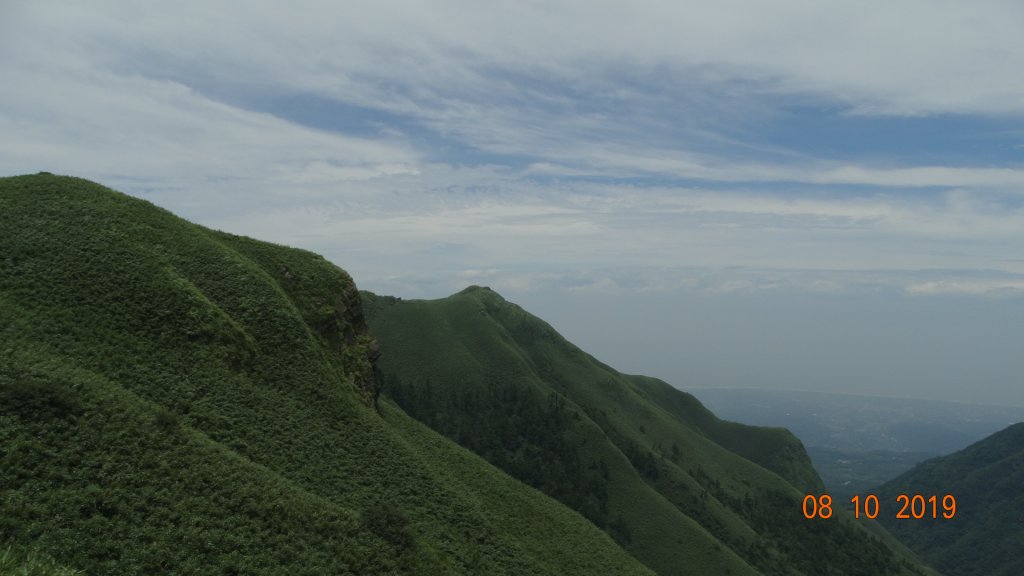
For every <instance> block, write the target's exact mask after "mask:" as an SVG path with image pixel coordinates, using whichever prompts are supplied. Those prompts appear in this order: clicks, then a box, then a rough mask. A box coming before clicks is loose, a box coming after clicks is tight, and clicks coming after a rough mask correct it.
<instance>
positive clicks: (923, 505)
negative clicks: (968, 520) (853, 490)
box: [802, 494, 956, 520]
mask: <svg viewBox="0 0 1024 576" xmlns="http://www.w3.org/2000/svg"><path fill="white" fill-rule="evenodd" d="M850 504H852V505H853V517H854V518H860V517H861V516H864V517H865V518H870V519H874V518H878V514H879V513H880V512H881V507H882V506H881V504H880V503H879V501H878V496H875V495H874V494H868V495H867V496H864V497H863V498H861V497H860V496H859V495H858V496H854V497H853V498H850ZM895 504H896V506H895V507H896V508H899V510H897V511H896V519H897V520H923V519H925V518H931V519H938V518H943V519H946V520H951V519H952V518H953V517H954V516H956V498H954V497H953V495H952V494H946V495H944V496H943V497H942V498H941V499H940V498H939V497H938V496H935V495H931V496H924V495H921V494H914V495H913V496H911V495H908V494H897V495H896V502H895ZM832 505H833V503H832V496H830V495H828V494H821V495H820V496H819V495H815V494H808V495H807V496H804V501H803V506H802V509H803V513H804V518H807V519H808V520H812V519H814V518H819V519H822V520H827V519H828V518H831V517H832Z"/></svg>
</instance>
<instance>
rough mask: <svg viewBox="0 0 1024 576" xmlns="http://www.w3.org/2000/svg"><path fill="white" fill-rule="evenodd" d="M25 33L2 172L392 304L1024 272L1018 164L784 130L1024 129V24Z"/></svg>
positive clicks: (361, 5) (591, 15)
mask: <svg viewBox="0 0 1024 576" xmlns="http://www.w3.org/2000/svg"><path fill="white" fill-rule="evenodd" d="M4 10H9V11H10V12H8V13H9V14H14V15H15V16H17V18H18V20H19V21H20V22H21V23H22V24H21V25H20V26H13V25H10V24H9V23H10V22H11V21H12V20H10V19H6V18H3V19H0V20H3V21H4V22H6V23H8V24H7V25H6V27H5V28H4V29H3V32H4V34H2V36H3V39H2V40H0V41H2V42H4V43H5V46H10V47H17V48H18V49H17V50H9V51H6V52H5V53H7V54H16V56H10V57H6V58H4V59H2V60H0V74H2V75H3V77H4V78H5V83H6V84H7V85H8V86H15V87H17V89H15V90H7V91H4V92H3V93H2V94H0V170H3V171H5V172H8V173H14V172H31V171H36V170H51V171H56V172H64V173H72V174H76V175H81V176H86V177H90V178H94V179H97V180H100V181H101V182H103V183H105V184H108V185H111V186H114V187H116V188H119V189H122V190H125V191H128V192H131V193H134V194H137V195H141V196H144V197H146V198H148V199H151V200H153V201H155V202H157V203H160V204H162V205H165V206H167V207H168V208H171V209H172V210H175V211H177V212H179V213H182V214H183V215H185V216H186V217H189V218H191V219H194V220H197V221H199V222H201V223H204V224H209V225H213V226H216V227H219V228H224V229H228V230H231V231H234V232H240V233H247V234H251V235H253V236H258V237H263V238H268V239H271V240H275V241H278V242H285V243H290V244H297V245H300V246H304V247H307V248H311V249H315V250H318V251H321V252H325V253H327V254H328V255H329V256H330V257H332V258H333V259H335V260H336V261H337V262H339V263H340V264H342V265H344V266H346V267H348V268H350V269H352V271H353V272H354V273H356V274H357V277H360V278H365V279H367V280H366V281H368V282H370V283H371V284H372V283H373V282H376V281H378V280H379V281H380V282H382V283H388V282H395V281H396V280H395V279H394V276H395V270H396V269H399V270H402V271H403V274H405V275H406V277H407V278H411V279H418V280H417V282H421V283H423V284H424V285H425V284H428V283H429V281H428V280H426V277H427V276H428V275H429V274H431V273H433V274H435V276H436V277H437V278H441V277H443V278H445V280H444V282H447V281H448V280H447V279H448V278H460V276H459V274H461V273H463V272H464V271H466V270H498V271H500V274H498V273H497V272H495V274H498V276H495V278H497V279H499V280H501V281H504V282H507V283H508V285H510V286H517V287H520V288H522V289H525V288H526V287H531V289H534V288H536V287H538V286H556V285H557V286H558V287H559V288H565V287H568V288H573V289H576V290H586V289H597V290H609V289H613V288H615V287H619V288H621V287H624V286H629V287H633V288H636V287H641V288H642V287H651V286H658V287H662V288H664V289H669V288H679V287H687V286H691V284H690V283H689V282H690V280H687V279H686V278H684V276H681V275H678V274H666V275H664V276H657V275H653V276H652V275H650V274H642V275H641V276H640V277H642V278H646V279H647V280H645V282H644V283H633V284H631V283H630V282H628V281H627V278H628V277H629V275H630V274H631V273H632V272H631V271H635V270H637V269H644V270H656V269H666V270H683V269H685V270H689V269H705V268H707V269H715V268H723V269H726V268H727V269H732V268H735V267H748V268H750V267H752V268H758V269H776V270H788V271H790V274H792V275H793V277H794V278H798V279H803V277H802V276H801V275H800V274H799V273H798V272H797V271H799V270H804V269H816V270H822V271H835V270H847V271H849V270H876V269H887V270H893V271H898V270H911V269H920V268H927V269H932V268H934V269H979V268H983V269H999V270H1003V271H1006V272H1010V273H1017V272H1021V271H1022V270H1021V269H1020V266H1021V265H1020V264H1019V263H1014V262H1013V261H1012V258H1013V255H1014V254H1019V253H1020V250H1021V249H1022V248H1024V238H1022V236H1021V233H1020V228H1019V225H1018V223H1019V222H1020V218H1021V216H1024V215H1022V214H1021V210H1022V206H1021V200H1020V191H1021V190H1024V169H1022V168H1021V166H1020V164H1019V162H1017V163H1014V162H1002V163H998V164H996V165H964V164H961V165H957V166H945V165H941V164H937V163H933V162H917V161H916V160H917V158H915V157H912V156H911V157H909V158H907V157H898V158H893V159H886V160H885V161H884V162H883V161H880V160H879V159H877V158H857V157H853V158H850V157H843V158H836V157H829V155H827V154H824V153H819V152H818V151H817V150H815V149H811V148H800V147H794V146H791V145H783V144H781V143H778V142H775V141H774V140H772V133H771V130H768V129H767V128H765V126H766V125H773V126H774V124H772V123H773V122H783V120H784V118H785V117H787V114H790V112H787V111H786V110H789V109H790V108H794V107H795V108H799V107H815V106H818V107H826V108H829V109H830V110H833V112H832V114H838V115H845V116H847V117H859V116H857V115H879V116H885V115H894V114H895V115H911V116H913V115H942V114H951V113H955V114H985V115H989V116H992V115H996V116H999V115H1003V116H999V117H1004V116H1005V117H1013V115H1014V114H1019V113H1020V112H1021V109H1020V106H1021V104H1020V103H1021V102H1022V101H1024V100H1022V99H1021V97H1020V96H1021V95H1022V94H1024V80H1022V79H1021V78H1020V75H1019V74H1017V73H1016V71H1017V70H1018V69H1019V67H1020V66H1019V65H1020V64H1021V59H1024V45H1022V43H1024V40H1021V39H1020V38H1019V36H1020V35H1019V34H1016V31H1015V30H1012V28H1013V26H1012V23H1013V22H1016V21H1017V20H1015V18H1016V17H1017V16H1019V13H1020V8H1018V7H1016V4H1013V3H1000V2H987V3H984V6H983V8H979V5H977V4H972V6H970V7H966V6H961V5H959V4H955V3H938V4H936V3H931V2H928V3H925V2H920V1H913V2H903V3H899V4H894V5H887V6H885V7H879V8H877V9H874V10H864V9H863V6H861V5H860V4H859V3H854V2H845V1H844V2H830V3H823V4H808V3H805V2H795V1H794V2H780V3H773V4H772V5H765V4H761V3H749V2H748V3H740V2H724V3H715V4H713V5H709V4H707V3H669V2H653V1H646V2H639V3H632V4H629V5H628V6H627V5H625V4H622V3H612V2H598V3H594V2H587V3H583V2H581V1H566V2H558V3H532V2H520V3H513V4H503V5H487V6H484V5H476V4H467V3H464V2H456V1H439V2H432V3H429V4H426V3H419V2H398V3H386V4H382V3H378V2H361V1H360V2H348V3H345V4H344V5H338V4H335V3H329V2H302V3H299V4H297V5H294V6H292V5H290V6H289V7H288V8H287V9H284V8H282V7H280V6H279V5H278V4H276V3H270V2H262V1H256V2H253V3H251V4H249V5H248V8H247V9H246V10H243V11H238V10H232V9H229V8H227V7H226V6H221V5H218V4H211V3H205V2H191V1H183V2H177V3H174V4H171V3H163V4H161V3H150V4H147V5H146V6H144V7H142V6H139V5H135V4H131V3H123V2H113V1H108V2H100V3H95V4H90V5H89V6H88V7H84V6H81V5H79V4H76V3H71V2H68V3H29V2H15V3H12V4H10V6H9V7H5V8H4ZM354 15H358V17H354ZM44 40H45V41H44ZM951 79H956V81H951ZM288 102H294V103H296V104H293V105H292V106H293V108H298V110H296V109H292V110H290V111H289V110H287V108H288V106H287V105H286V104H287V103H288ZM310 102H318V103H323V111H321V112H318V113H319V114H321V115H323V116H322V117H318V116H317V114H318V113H314V112H311V111H310V110H305V109H303V106H310V105H309V103H310ZM1006 115H1009V116H1006ZM300 117H301V118H300ZM780 118H782V119H783V120H780ZM318 119H319V120H322V122H319V123H318ZM377 124H379V126H377V127H375V128H373V129H368V128H366V127H367V126H375V125H377ZM1015 125H1016V124H1013V123H1011V127H1010V129H1011V131H1012V126H1015ZM352 126H358V127H360V129H358V130H356V129H352V128H351V127H352ZM759 130H765V132H764V133H762V132H759ZM370 239H372V241H371V240H370ZM606 269H608V270H606ZM531 270H532V271H531ZM565 270H576V271H578V272H574V273H573V274H575V276H573V275H570V276H571V277H569V278H563V277H562V276H559V274H561V273H562V272H561V271H565ZM602 270H605V271H602ZM432 271H433V272H432ZM530 274H534V275H535V276H531V277H530V278H527V276H529V275H530ZM551 274H554V276H551ZM829 274H832V275H833V276H834V274H833V272H829ZM559 278H561V280H558V279H559ZM435 281H438V282H439V280H436V279H435ZM562 281H564V282H565V284H559V283H558V282H562ZM701 282H704V283H703V284H701V286H703V288H702V289H707V290H719V291H721V290H739V291H749V290H777V289H782V288H785V287H792V286H794V285H795V284H796V282H790V281H787V280H786V279H785V278H767V279H766V278H742V277H738V276H737V275H735V274H733V275H732V276H730V277H726V278H722V279H707V278H705V279H704V280H701ZM814 282H816V283H817V284H816V285H818V286H822V287H828V286H835V285H844V286H845V285H848V283H846V282H845V281H844V282H840V281H838V280H834V279H832V276H828V277H823V278H816V279H814ZM553 283H554V284H553Z"/></svg>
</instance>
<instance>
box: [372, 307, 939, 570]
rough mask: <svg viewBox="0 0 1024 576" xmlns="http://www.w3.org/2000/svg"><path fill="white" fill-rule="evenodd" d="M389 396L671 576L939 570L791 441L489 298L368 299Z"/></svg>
mask: <svg viewBox="0 0 1024 576" xmlns="http://www.w3.org/2000/svg"><path fill="white" fill-rule="evenodd" d="M364 307H365V309H366V314H367V319H368V322H369V325H370V327H371V329H372V330H373V332H374V334H375V335H376V336H377V337H378V338H379V339H380V343H381V350H382V353H383V355H382V356H381V359H380V361H379V363H378V365H379V368H380V371H381V373H382V375H383V381H384V396H385V397H388V398H391V399H393V400H394V401H395V402H396V403H397V404H398V405H399V406H401V407H402V408H403V409H404V410H405V411H406V412H407V413H408V414H409V415H411V416H413V417H415V418H417V419H419V420H421V421H423V422H424V423H426V424H428V425H429V426H431V427H432V428H434V429H435V430H438V431H439V432H442V433H443V434H444V435H446V436H448V437H449V438H451V439H453V440H455V441H457V442H459V443H460V444H462V445H463V446H465V447H467V448H469V449H471V450H473V451H474V452H476V453H477V454H479V455H481V456H483V457H484V458H485V459H487V460H488V461H489V462H491V463H493V464H495V465H496V466H498V467H500V468H502V469H503V470H505V471H506V472H508V473H509V474H511V475H513V476H515V477H516V478H519V479H520V480H522V481H523V482H525V483H527V484H529V485H531V486H533V487H535V488H537V489H539V490H542V491H544V492H545V493H546V494H549V495H551V496H552V497H554V498H557V499H558V500H560V501H561V502H564V503H565V504H567V505H568V506H571V507H572V508H574V509H576V510H577V511H579V512H580V513H581V514H583V515H584V516H585V517H587V518H588V519H589V520H591V521H592V522H593V523H594V524H595V525H597V526H598V527H600V528H602V529H603V530H605V531H606V532H607V533H608V534H609V535H610V536H611V537H612V538H614V539H615V540H616V541H617V542H618V543H619V544H621V545H622V546H623V547H624V548H625V549H626V550H628V551H629V552H630V553H631V554H633V555H634V556H635V557H636V558H637V559H639V560H640V561H642V562H643V563H644V564H645V565H647V566H649V567H650V568H652V569H653V570H654V571H656V572H657V573H659V574H665V575H668V574H688V573H692V572H693V570H694V567H701V568H703V569H704V571H706V572H707V573H709V574H730V573H731V574H754V573H760V574H863V575H865V576H866V575H882V574H902V573H927V570H926V569H924V568H921V567H920V566H919V565H918V564H917V562H916V561H915V560H914V559H913V558H912V556H911V555H909V554H906V553H904V551H902V550H900V549H899V547H898V546H895V545H894V544H893V542H892V540H891V538H890V537H888V536H887V535H886V534H885V533H884V532H878V531H877V530H874V528H872V530H867V529H865V525H864V523H863V522H861V521H858V522H856V523H855V522H854V521H853V520H852V519H851V518H850V517H849V516H848V515H847V514H846V513H845V511H843V510H838V511H837V512H836V517H835V518H833V519H831V520H829V521H820V520H819V521H808V520H806V519H804V518H803V515H802V513H801V511H800V510H801V508H800V503H801V500H802V497H803V495H804V494H805V493H806V492H808V491H811V492H814V491H821V490H822V485H821V481H820V479H819V478H818V476H817V474H816V473H815V472H814V470H813V468H812V467H811V466H810V462H809V459H808V457H807V455H806V453H805V452H804V450H803V447H802V446H801V445H800V443H799V441H797V440H796V438H795V437H793V435H792V434H790V433H789V432H787V431H785V430H783V429H771V428H755V427H750V426H744V425H740V424H736V423H731V422H724V421H721V420H719V419H718V418H716V417H715V416H714V415H713V414H711V413H710V412H709V411H707V410H706V409H705V408H704V407H703V406H702V405H701V404H700V403H699V402H698V401H697V400H696V399H695V398H693V397H692V396H690V395H688V394H685V393H682V392H680V391H678V390H676V389H674V388H672V387H671V386H669V385H668V384H666V383H664V382H661V381H659V380H656V379H653V378H645V377H641V376H627V375H623V374H620V373H618V372H616V371H615V370H613V369H611V368H609V367H608V366H605V365H603V364H601V363H600V362H598V361H597V360H595V359H594V358H592V357H590V356H589V355H587V354H585V353H584V352H582V351H581V350H579V349H578V348H576V347H575V346H573V345H572V344H570V343H568V342H567V341H565V340H564V339H563V338H562V337H561V336H560V335H558V334H557V333H556V332H555V331H554V330H553V329H552V328H551V327H550V326H549V325H547V324H546V323H544V322H543V321H541V320H539V319H538V318H535V317H533V316H532V315H530V314H528V313H527V312H525V311H524V310H522V309H521V308H519V307H518V306H516V305H515V304H511V303H509V302H507V301H505V300H504V299H503V298H501V296H499V295H498V294H496V293H494V292H493V291H491V290H489V289H487V288H480V287H470V288H467V289H466V290H464V291H462V292H460V293H459V294H456V295H453V296H451V297H449V298H445V299H442V300H435V301H419V300H414V301H403V300H400V299H398V298H393V297H384V296H375V295H373V294H369V293H364Z"/></svg>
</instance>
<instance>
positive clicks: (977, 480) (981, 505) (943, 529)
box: [874, 423, 1024, 576]
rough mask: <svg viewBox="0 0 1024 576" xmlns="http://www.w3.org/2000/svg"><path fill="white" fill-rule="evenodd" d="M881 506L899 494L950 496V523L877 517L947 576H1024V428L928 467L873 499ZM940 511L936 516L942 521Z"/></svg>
mask: <svg viewBox="0 0 1024 576" xmlns="http://www.w3.org/2000/svg"><path fill="white" fill-rule="evenodd" d="M874 492H875V493H877V494H878V497H879V499H880V500H881V502H883V503H890V504H892V505H894V504H895V503H896V496H897V494H909V495H914V494H921V495H924V496H926V497H927V496H931V495H936V496H938V498H939V499H940V500H939V501H940V502H941V498H942V497H943V496H944V495H946V494H952V495H953V496H954V497H955V498H956V501H957V512H956V516H955V517H954V518H952V519H949V520H947V519H944V518H941V517H940V518H938V519H932V518H930V516H931V508H930V507H928V509H927V517H926V518H924V519H920V520H915V519H909V520H896V519H895V517H894V516H895V513H896V511H897V510H893V511H892V513H891V514H888V515H882V516H879V518H883V517H884V520H883V523H884V524H885V525H886V526H887V527H888V528H889V530H890V531H892V533H893V534H895V535H896V536H897V537H899V538H900V539H901V540H902V541H904V542H906V544H907V545H908V546H909V547H910V548H912V549H913V550H915V551H917V552H918V553H919V554H921V556H923V557H924V558H925V559H927V560H928V561H930V562H931V563H932V564H933V565H934V566H935V567H936V568H938V569H940V570H941V571H942V572H943V573H945V574H949V575H951V576H954V575H956V576H959V575H964V576H973V575H978V576H981V575H985V576H1009V575H1011V574H1024V555H1022V554H1021V551H1022V550H1024V522H1022V521H1021V513H1022V511H1024V423H1020V424H1015V425H1013V426H1010V427H1009V428H1006V429H1005V430H1002V431H1000V432H997V433H995V434H993V435H992V436H989V437H988V438H986V439H984V440H981V441H979V442H976V443H975V444H972V445H971V446H968V447H967V448H964V449H963V450H961V451H959V452H956V453H954V454H951V455H949V456H944V457H941V458H934V459H932V460H927V461H925V462H922V463H920V464H918V465H917V466H915V467H914V468H913V469H911V470H910V471H908V472H906V473H905V474H903V475H901V476H899V477H898V478H896V479H894V480H892V481H890V482H887V483H886V484H884V485H882V486H881V487H880V488H878V489H877V490H875V491H874ZM941 512H942V509H941V508H940V509H939V513H940V514H941Z"/></svg>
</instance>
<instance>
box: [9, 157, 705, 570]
mask: <svg viewBox="0 0 1024 576" xmlns="http://www.w3.org/2000/svg"><path fill="white" fill-rule="evenodd" d="M0 247H2V250H0V542H2V543H4V545H10V546H12V547H13V548H12V549H13V550H16V551H17V550H32V551H33V552H32V553H33V554H40V555H46V556H48V557H51V558H53V559H54V561H55V562H56V563H58V564H59V566H65V567H69V568H71V569H74V570H82V571H84V572H86V573H88V574H97V575H101V574H157V573H179V574H289V575H291V574H360V575H363V574H427V575H429V574H541V575H543V574H549V575H552V576H554V575H561V574H581V575H583V574H586V575H590V574H650V572H649V571H648V570H647V569H645V568H644V567H643V566H642V565H641V564H640V563H638V562H636V561H635V560H634V559H633V558H631V557H630V556H629V555H628V554H626V553H625V552H624V551H623V550H622V549H621V548H619V547H618V546H616V545H615V544H614V543H613V542H612V540H611V539H610V538H609V537H608V536H607V535H606V534H605V533H603V532H602V531H600V530H598V529H596V528H595V527H593V526H592V525H591V524H590V523H588V522H587V521H586V520H584V519H583V518H582V517H581V516H580V515H578V514H577V513H575V512H573V511H571V510H569V509H568V508H566V507H564V506H562V505H560V504H558V503H557V502H555V501H553V500H551V499H550V498H547V497H546V496H544V495H543V494H541V493H540V492H538V491H535V490H532V489H530V488H528V487H527V486H525V485H523V484H521V483H519V482H517V481H515V480H513V479H511V478H510V477H508V476H506V475H505V474H504V473H502V472H499V471H498V470H496V469H495V468H493V467H492V466H490V465H489V464H487V463H486V462H485V461H483V460H482V459H480V458H479V457H478V456H476V455H473V454H471V453H469V452H468V451H466V450H464V449H463V448H460V447H459V446H457V445H456V444H454V443H452V442H451V441H449V440H447V439H445V438H443V437H442V436H440V435H438V434H437V433H435V432H433V431H431V430H430V429H428V428H426V427H424V426H422V425H421V424H419V423H418V422H416V421H415V420H412V419H410V418H409V417H407V416H405V414H404V413H403V412H402V411H401V410H400V409H399V408H398V407H397V406H395V405H394V404H393V403H392V402H391V401H390V400H387V399H381V400H378V392H379V388H378V380H377V377H376V375H375V373H374V370H373V366H372V363H371V358H372V357H373V356H374V350H375V346H376V344H375V342H374V340H373V337H372V336H371V335H370V334H369V332H368V331H367V328H366V326H365V322H364V320H363V317H362V309H361V302H360V297H359V293H358V291H357V289H356V287H355V284H354V283H353V282H352V279H351V278H350V277H349V276H348V275H347V274H346V273H345V272H344V271H342V270H340V269H339V268H337V267H335V266H333V265H331V264H330V263H328V262H326V261H325V260H324V259H323V258H321V257H320V256H317V255H315V254H311V253H309V252H305V251H301V250H295V249H291V248H286V247H283V246H276V245H272V244H267V243H263V242H258V241H255V240H251V239H248V238H241V237H237V236H232V235H229V234H224V233H220V232H215V231H211V230H208V229H205V228H202V227H200V226H196V225H193V224H190V223H188V222H186V221H184V220H182V219H180V218H177V217H175V216H174V215H172V214H170V213H168V212H167V211H165V210H162V209H160V208H157V207H155V206H153V205H151V204H149V203H146V202H143V201H140V200H137V199H133V198H130V197H128V196H125V195H122V194H119V193H116V192H113V191H111V190H109V189H106V188H103V187H101V186H98V185H96V184H93V183H90V182H87V181H84V180H80V179H74V178H66V177H58V176H52V175H36V176H23V177H14V178H3V179H0ZM709 573H710V572H709Z"/></svg>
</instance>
